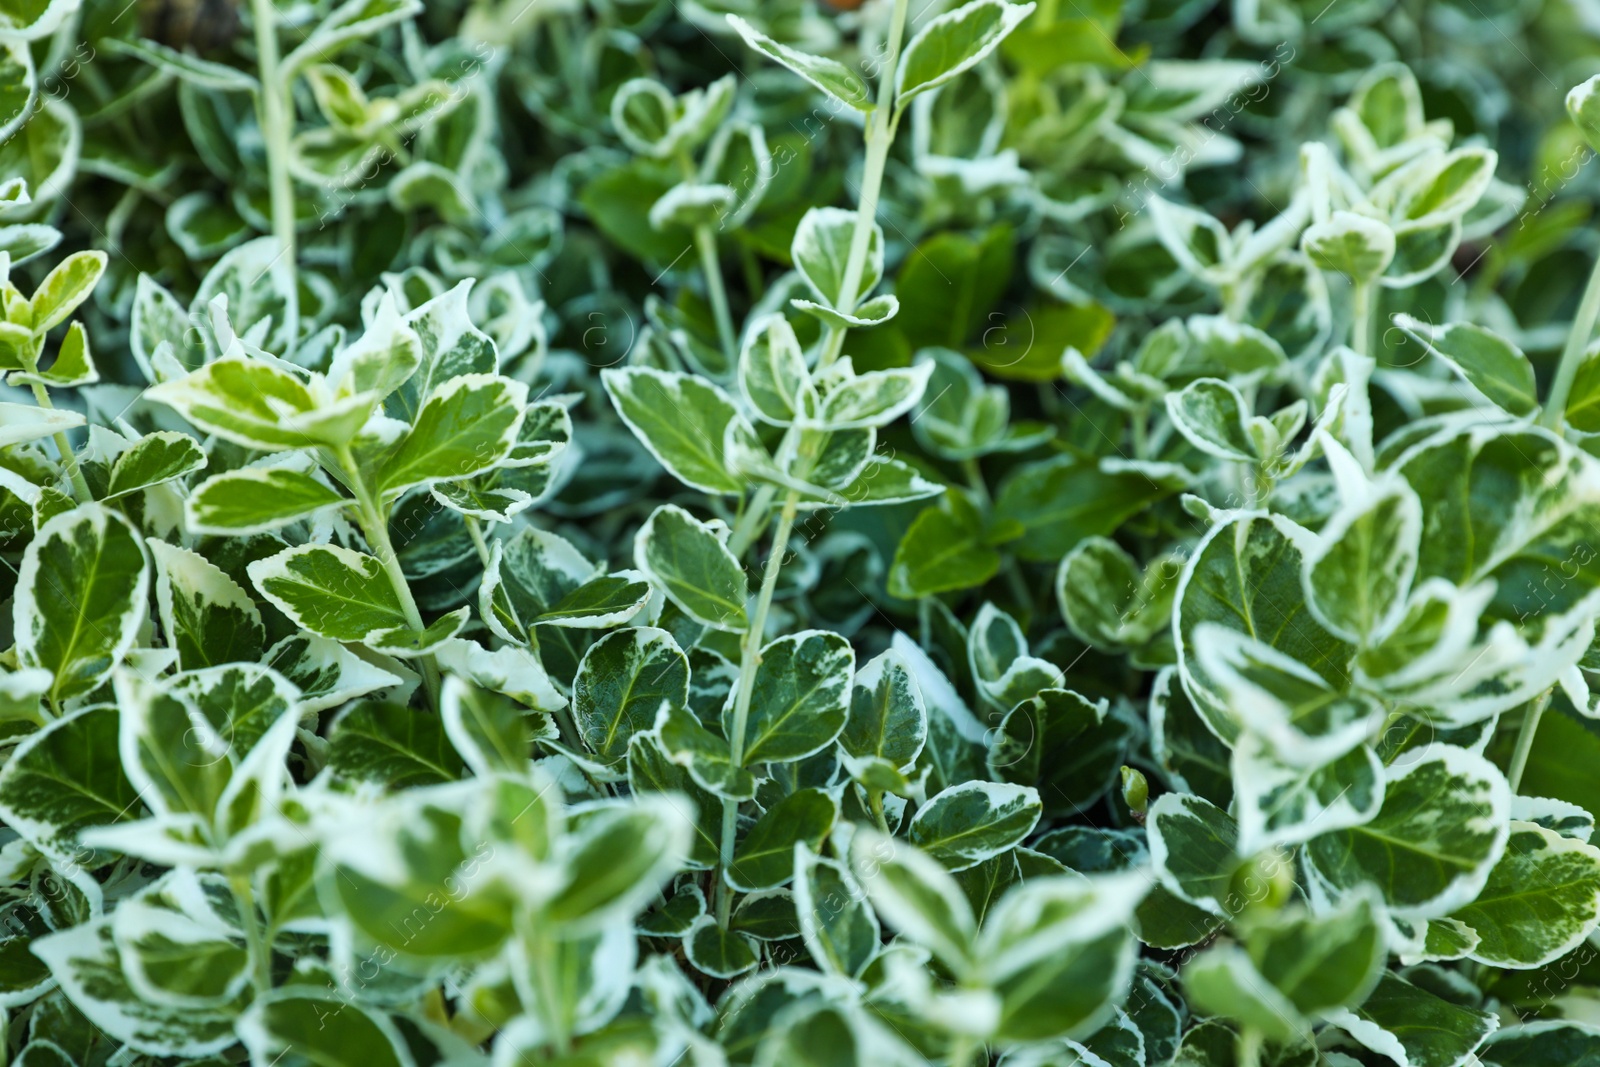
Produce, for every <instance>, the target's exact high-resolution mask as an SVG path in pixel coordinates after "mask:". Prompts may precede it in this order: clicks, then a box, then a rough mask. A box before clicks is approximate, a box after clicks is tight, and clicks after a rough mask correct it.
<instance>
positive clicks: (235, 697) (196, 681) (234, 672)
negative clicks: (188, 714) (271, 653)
mask: <svg viewBox="0 0 1600 1067" xmlns="http://www.w3.org/2000/svg"><path fill="white" fill-rule="evenodd" d="M171 691H172V694H173V695H174V696H176V697H179V698H181V699H184V700H187V701H189V703H191V704H192V705H194V708H195V710H196V711H198V712H199V714H200V715H201V716H202V717H203V718H204V720H205V721H206V722H207V723H209V724H210V727H211V729H212V730H214V731H216V734H217V736H218V737H219V738H220V739H221V740H222V741H223V742H224V743H225V744H226V745H227V747H228V749H229V751H231V752H232V753H233V755H235V756H236V757H239V758H241V759H242V758H243V757H244V756H246V755H248V754H249V753H250V752H252V751H254V749H255V746H256V745H257V744H258V743H259V742H260V741H261V740H262V738H264V737H265V736H266V735H267V732H268V731H269V730H270V729H271V728H272V727H273V725H274V724H276V723H277V722H278V720H279V719H282V718H284V717H285V716H286V715H287V714H288V713H289V712H290V711H291V710H294V711H300V710H303V706H302V705H301V703H300V697H301V695H302V694H301V693H300V692H299V690H298V689H297V688H296V687H295V685H294V684H293V683H292V682H290V681H289V680H288V679H287V678H285V677H284V676H283V675H281V674H279V673H278V672H277V671H276V670H273V669H272V668H270V667H264V666H261V665H259V664H254V663H230V664H225V665H223V666H219V667H207V668H202V669H200V670H196V671H186V672H184V673H183V674H181V675H178V676H177V677H175V678H174V679H173V680H172V689H171Z"/></svg>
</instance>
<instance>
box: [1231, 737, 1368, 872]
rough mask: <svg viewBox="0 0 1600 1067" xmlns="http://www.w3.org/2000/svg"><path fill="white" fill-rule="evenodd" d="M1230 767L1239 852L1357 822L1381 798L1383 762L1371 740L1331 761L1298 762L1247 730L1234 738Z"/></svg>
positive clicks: (1362, 820) (1290, 841)
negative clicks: (1292, 761) (1290, 759)
mask: <svg viewBox="0 0 1600 1067" xmlns="http://www.w3.org/2000/svg"><path fill="white" fill-rule="evenodd" d="M1232 767H1233V787H1234V795H1235V796H1236V797H1237V803H1236V805H1235V808H1234V814H1235V815H1236V816H1237V817H1238V820H1239V851H1240V852H1241V853H1244V854H1245V855H1251V854H1253V853H1256V852H1259V851H1261V850H1262V849H1264V848H1268V847H1271V846H1273V845H1292V844H1299V843H1300V842H1302V841H1304V840H1306V839H1307V838H1309V837H1311V836H1313V835H1315V834H1318V833H1324V832H1326V831H1329V830H1335V829H1343V828H1345V827H1348V826H1359V825H1361V824H1362V823H1365V822H1367V821H1368V820H1370V819H1371V818H1372V817H1373V816H1374V815H1376V814H1377V813H1378V808H1379V807H1380V806H1381V805H1382V803H1383V779H1384V773H1383V762H1382V761H1381V760H1380V759H1379V758H1378V755H1377V753H1376V752H1374V751H1373V750H1372V748H1371V746H1369V745H1361V746H1359V747H1357V748H1353V749H1351V750H1350V751H1349V752H1346V753H1345V754H1344V755H1342V756H1339V757H1337V758H1335V759H1333V760H1332V761H1330V762H1328V763H1322V764H1313V765H1312V766H1299V765H1296V764H1294V763H1291V762H1289V761H1287V760H1284V759H1282V758H1281V756H1280V753H1279V751H1278V749H1277V748H1276V747H1275V746H1274V745H1273V743H1272V742H1271V741H1269V740H1267V739H1266V738H1264V737H1262V736H1261V735H1260V734H1255V733H1245V734H1243V735H1241V736H1240V737H1239V739H1238V740H1237V741H1236V742H1234V749H1233V760H1232Z"/></svg>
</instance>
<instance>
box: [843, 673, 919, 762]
mask: <svg viewBox="0 0 1600 1067" xmlns="http://www.w3.org/2000/svg"><path fill="white" fill-rule="evenodd" d="M927 740H928V710H927V708H926V707H925V706H924V705H923V702H922V689H921V687H919V686H918V685H917V679H916V676H915V675H913V674H912V673H911V670H910V668H909V667H907V666H906V663H905V660H904V659H902V658H901V656H900V654H899V653H897V652H894V651H892V650H891V651H888V652H883V653H880V654H879V655H877V656H876V657H874V658H872V659H870V660H868V661H867V663H866V664H865V665H864V666H863V667H862V668H861V669H860V670H859V671H857V672H856V676H855V683H854V685H852V687H851V690H850V715H849V718H848V719H846V721H845V726H844V731H843V732H842V733H841V734H840V735H839V745H840V747H841V748H843V749H844V750H845V751H846V752H847V753H849V754H850V755H852V756H855V757H857V758H864V757H869V756H870V757H876V758H878V759H882V760H886V761H888V762H889V763H891V764H893V765H894V766H896V767H899V768H909V767H910V766H911V765H912V764H913V763H915V762H916V759H917V757H918V756H919V755H921V754H922V746H923V745H924V744H926V743H927Z"/></svg>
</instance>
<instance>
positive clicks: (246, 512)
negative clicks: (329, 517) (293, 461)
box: [184, 466, 352, 536]
mask: <svg viewBox="0 0 1600 1067" xmlns="http://www.w3.org/2000/svg"><path fill="white" fill-rule="evenodd" d="M347 503H352V501H351V500H350V499H349V498H348V497H343V496H340V495H339V493H338V492H336V491H335V490H333V489H331V488H329V487H328V486H327V485H326V484H324V483H323V482H321V481H319V480H318V479H317V478H316V477H315V476H314V475H312V474H311V473H310V472H309V471H303V470H297V469H295V468H294V467H289V466H272V467H244V468H241V469H239V470H234V471H228V472H226V473H224V474H216V475H212V476H211V477H210V478H207V479H206V480H205V481H203V482H201V483H200V484H199V485H198V486H196V487H195V490H194V492H193V493H191V494H190V495H189V497H188V499H187V500H185V501H184V514H185V516H186V517H187V519H188V522H189V527H190V529H192V530H194V531H195V532H196V533H216V534H230V535H234V536H243V535H245V534H252V533H265V532H267V531H269V530H276V529H278V528H279V527H282V526H286V525H288V524H289V523H291V522H297V521H299V520H300V519H305V518H309V517H311V516H312V515H315V514H317V513H318V512H319V511H322V510H323V509H325V508H330V507H335V506H337V505H341V504H347Z"/></svg>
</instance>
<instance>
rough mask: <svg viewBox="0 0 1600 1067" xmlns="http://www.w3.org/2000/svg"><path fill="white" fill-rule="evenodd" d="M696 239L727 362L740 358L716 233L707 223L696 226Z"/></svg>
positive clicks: (718, 334)
mask: <svg viewBox="0 0 1600 1067" xmlns="http://www.w3.org/2000/svg"><path fill="white" fill-rule="evenodd" d="M694 243H695V246H696V247H698V248H699V250H700V269H701V271H702V272H703V273H704V274H705V276H706V294H707V295H708V296H709V297H710V298H711V313H712V314H713V315H714V316H716V320H717V338H718V339H719V340H720V341H721V342H722V355H723V358H725V359H726V360H727V361H728V365H729V366H730V367H731V366H734V364H735V361H737V360H738V358H739V342H738V340H737V338H736V337H735V336H734V332H733V313H732V312H731V311H729V310H728V291H727V289H725V288H723V285H722V264H721V262H720V261H719V260H718V259H717V235H716V234H715V233H713V232H712V230H711V227H710V226H708V225H706V224H705V223H701V224H700V225H698V226H696V227H695V228H694Z"/></svg>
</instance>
